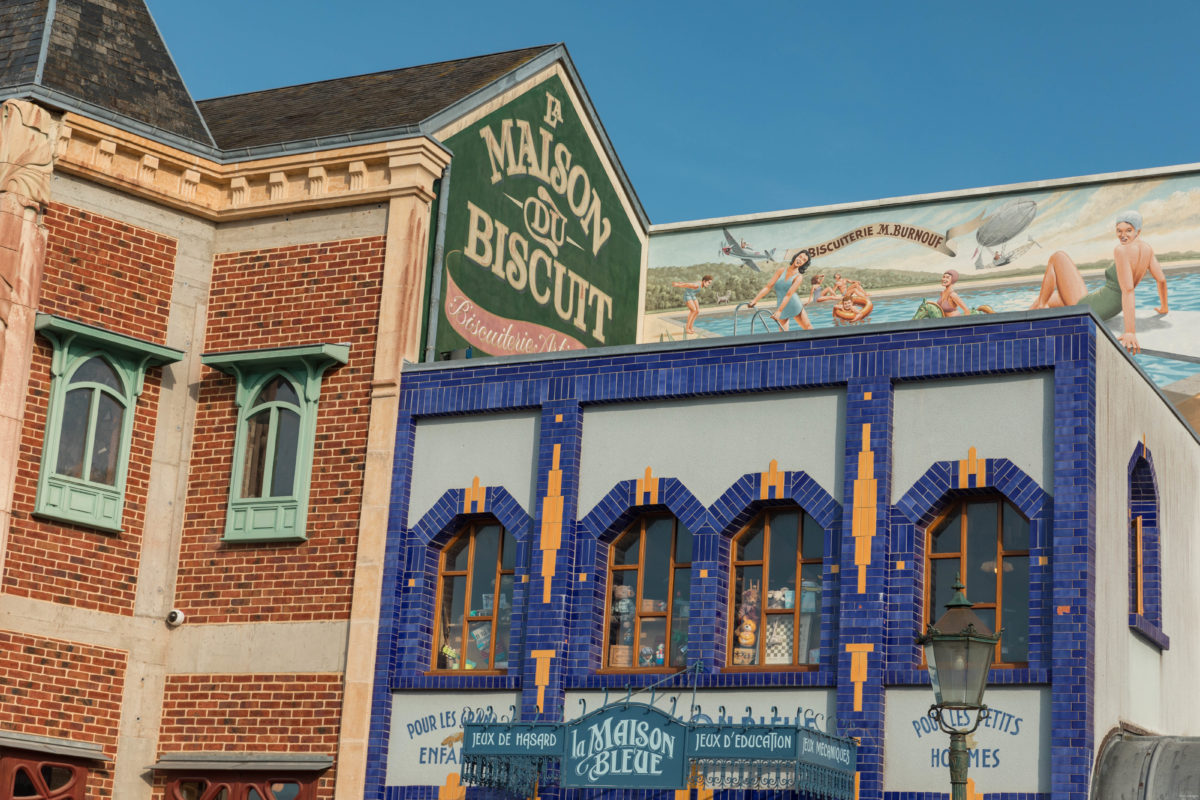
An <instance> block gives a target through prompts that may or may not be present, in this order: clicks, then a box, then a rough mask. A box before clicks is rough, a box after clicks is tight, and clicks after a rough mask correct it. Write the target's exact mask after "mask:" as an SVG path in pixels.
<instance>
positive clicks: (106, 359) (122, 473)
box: [34, 314, 183, 532]
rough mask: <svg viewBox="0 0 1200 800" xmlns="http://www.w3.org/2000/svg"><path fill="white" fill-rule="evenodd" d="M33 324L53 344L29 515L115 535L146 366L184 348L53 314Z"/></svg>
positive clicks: (176, 356)
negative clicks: (35, 485)
mask: <svg viewBox="0 0 1200 800" xmlns="http://www.w3.org/2000/svg"><path fill="white" fill-rule="evenodd" d="M34 329H35V330H37V332H38V333H40V334H41V335H42V336H43V337H45V339H46V340H47V341H49V342H50V344H51V346H52V347H53V348H54V354H53V356H52V357H51V359H50V402H49V406H48V408H47V412H46V437H45V443H44V446H43V449H42V465H41V471H40V473H39V475H38V491H37V500H36V501H35V503H34V513H35V514H36V515H38V516H41V517H48V518H50V519H57V520H62V521H64V522H72V523H75V524H77V525H85V526H87V527H90V528H98V529H100V530H104V531H112V532H120V530H121V516H122V513H123V511H124V507H125V477H126V473H127V471H128V467H129V444H130V440H131V438H132V436H133V418H134V414H135V411H136V407H137V398H138V397H139V396H140V395H141V393H142V387H143V385H144V381H145V377H146V370H147V369H149V368H150V367H154V366H160V365H162V364H173V363H175V362H176V361H179V360H180V359H182V358H183V351H182V350H176V349H174V348H171V347H164V346H162V345H157V344H152V343H150V342H145V341H142V340H141V339H135V338H134V337H132V336H125V335H122V334H119V333H113V332H112V331H107V330H104V329H103V328H97V327H94V326H92V325H85V324H84V323H81V322H74V321H72V320H69V319H66V318H64V317H59V316H56V315H53V314H38V315H37V319H36V321H35V322H34Z"/></svg>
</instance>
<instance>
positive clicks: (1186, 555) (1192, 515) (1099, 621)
mask: <svg viewBox="0 0 1200 800" xmlns="http://www.w3.org/2000/svg"><path fill="white" fill-rule="evenodd" d="M1097 339H1098V341H1097V343H1096V349H1097V354H1096V355H1097V359H1096V361H1097V381H1096V384H1097V385H1096V404H1097V431H1096V434H1097V435H1096V472H1097V485H1096V575H1097V584H1096V696H1095V743H1096V746H1097V747H1099V745H1100V742H1101V740H1102V739H1103V737H1104V735H1105V733H1107V732H1108V731H1109V730H1110V729H1112V728H1113V727H1114V726H1115V725H1117V724H1118V722H1121V721H1124V722H1129V723H1133V724H1135V725H1139V726H1141V727H1144V728H1147V729H1149V730H1151V731H1154V732H1157V733H1163V734H1175V735H1186V736H1195V735H1198V734H1200V693H1198V692H1196V689H1195V673H1196V664H1197V663H1198V661H1200V634H1197V629H1196V627H1195V619H1196V615H1197V612H1198V611H1200V561H1198V558H1197V556H1198V553H1197V545H1196V539H1197V535H1198V534H1200V522H1198V520H1200V491H1197V489H1198V487H1197V479H1198V478H1200V444H1198V443H1197V442H1196V440H1195V439H1194V438H1193V437H1192V435H1191V433H1190V432H1189V431H1188V430H1187V429H1186V428H1185V427H1184V425H1183V423H1181V422H1180V421H1179V420H1178V419H1177V418H1176V417H1175V415H1174V414H1173V413H1172V412H1171V411H1170V409H1169V408H1168V407H1167V404H1166V402H1165V401H1163V400H1162V399H1161V398H1160V397H1159V396H1158V395H1157V394H1156V393H1155V392H1154V390H1153V389H1151V387H1150V386H1149V385H1148V384H1147V382H1146V380H1145V379H1144V378H1143V377H1142V376H1141V375H1139V374H1137V372H1136V371H1135V369H1134V368H1133V367H1132V366H1131V365H1130V364H1129V363H1128V361H1127V359H1126V357H1125V356H1124V355H1122V353H1121V352H1120V350H1119V349H1118V346H1117V345H1116V344H1115V343H1114V342H1112V341H1111V340H1110V339H1109V338H1108V337H1107V336H1105V335H1104V334H1103V333H1101V334H1099V335H1098V337H1097ZM1143 440H1144V441H1145V443H1146V446H1147V447H1148V448H1149V451H1150V454H1151V457H1152V458H1153V461H1154V471H1155V477H1156V478H1157V481H1158V497H1159V508H1158V514H1159V531H1160V537H1161V548H1162V550H1161V552H1162V568H1163V595H1164V599H1165V601H1166V605H1165V607H1164V609H1163V632H1164V633H1166V634H1167V636H1169V637H1170V638H1171V647H1170V649H1169V650H1167V651H1165V652H1162V653H1161V654H1160V653H1159V652H1158V651H1157V648H1155V647H1153V646H1151V645H1149V644H1147V643H1146V642H1145V641H1144V640H1143V639H1141V638H1140V637H1138V636H1137V635H1135V634H1134V633H1132V632H1131V631H1130V629H1129V624H1128V619H1129V578H1128V576H1129V542H1128V536H1129V533H1128V531H1129V527H1128V526H1129V508H1128V503H1129V477H1128V465H1129V459H1130V458H1131V457H1132V455H1133V452H1134V448H1135V447H1137V446H1138V445H1139V443H1141V442H1142V441H1143Z"/></svg>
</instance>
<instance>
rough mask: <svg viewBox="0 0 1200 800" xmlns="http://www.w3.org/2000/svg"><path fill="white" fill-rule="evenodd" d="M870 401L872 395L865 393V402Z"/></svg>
mask: <svg viewBox="0 0 1200 800" xmlns="http://www.w3.org/2000/svg"><path fill="white" fill-rule="evenodd" d="M870 399H871V393H870V392H863V400H870Z"/></svg>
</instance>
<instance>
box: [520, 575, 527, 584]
mask: <svg viewBox="0 0 1200 800" xmlns="http://www.w3.org/2000/svg"><path fill="white" fill-rule="evenodd" d="M521 583H529V576H528V575H522V576H521Z"/></svg>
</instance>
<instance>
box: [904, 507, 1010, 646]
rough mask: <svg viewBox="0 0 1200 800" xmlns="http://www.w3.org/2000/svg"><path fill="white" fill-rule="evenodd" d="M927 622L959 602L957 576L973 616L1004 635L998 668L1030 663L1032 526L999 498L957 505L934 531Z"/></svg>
mask: <svg viewBox="0 0 1200 800" xmlns="http://www.w3.org/2000/svg"><path fill="white" fill-rule="evenodd" d="M925 563H926V570H925V575H926V591H925V609H924V611H925V622H926V623H928V622H930V621H935V620H937V619H938V618H939V617H940V616H941V615H942V613H943V612H944V610H945V606H946V603H948V602H949V601H950V599H951V598H952V597H953V596H954V590H953V588H951V587H952V586H953V585H954V579H955V576H961V577H962V582H963V584H964V585H965V586H966V587H967V589H966V595H967V599H968V600H970V601H971V610H973V611H974V612H975V613H976V614H978V615H979V617H980V618H981V619H982V620H983V621H984V622H986V623H987V625H988V626H989V627H990V628H991V629H992V630H993V631H996V630H1000V629H1001V628H1003V630H1004V633H1003V636H1001V638H1000V641H999V643H998V644H997V645H996V656H995V661H994V665H995V666H997V667H1018V666H1019V667H1023V666H1025V665H1026V664H1027V662H1028V660H1029V520H1027V519H1025V517H1024V516H1022V515H1021V512H1019V511H1018V510H1017V509H1016V508H1015V507H1013V506H1012V504H1010V503H1009V502H1008V501H1007V500H1005V499H1004V498H1003V497H1000V496H999V495H990V496H983V497H969V498H963V499H961V500H958V501H956V502H955V503H953V504H952V505H951V506H950V507H949V508H947V509H946V511H945V512H943V513H942V515H941V516H940V517H939V518H938V519H937V520H935V521H934V523H933V524H932V525H930V526H929V528H928V540H927V542H926V547H925Z"/></svg>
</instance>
